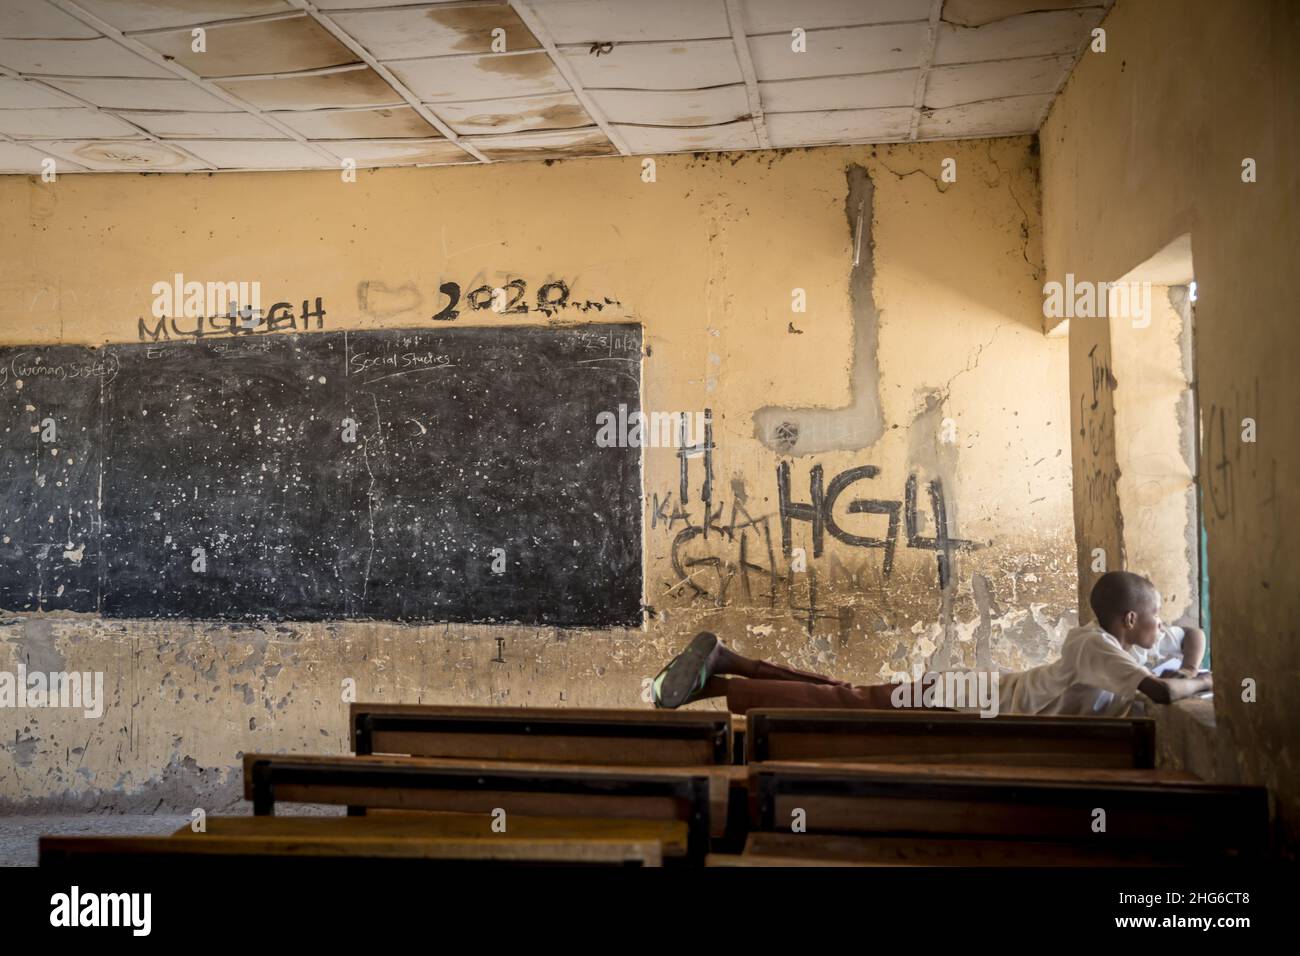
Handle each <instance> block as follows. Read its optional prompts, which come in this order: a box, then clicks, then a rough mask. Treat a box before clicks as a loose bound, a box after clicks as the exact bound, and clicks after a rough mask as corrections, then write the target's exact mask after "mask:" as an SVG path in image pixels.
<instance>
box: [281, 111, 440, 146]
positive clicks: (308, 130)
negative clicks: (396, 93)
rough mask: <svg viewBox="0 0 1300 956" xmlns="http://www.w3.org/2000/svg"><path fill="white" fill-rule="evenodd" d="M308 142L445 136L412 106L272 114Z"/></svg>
mask: <svg viewBox="0 0 1300 956" xmlns="http://www.w3.org/2000/svg"><path fill="white" fill-rule="evenodd" d="M271 115H272V116H274V117H275V118H276V119H278V120H279V121H280V122H282V123H284V125H285V126H288V127H289V128H290V129H292V130H294V131H295V132H297V133H301V134H302V135H303V136H305V137H306V138H307V139H400V138H406V137H418V138H421V139H436V138H440V137H441V136H442V134H441V133H439V132H438V130H437V129H436V128H435V127H433V126H431V125H430V124H429V122H428V120H426V119H425V118H424V117H423V116H421V115H420V114H419V113H417V112H416V111H415V110H413V109H411V107H409V106H385V107H381V108H379V109H369V110H308V111H301V112H296V113H295V112H287V113H273V114H271Z"/></svg>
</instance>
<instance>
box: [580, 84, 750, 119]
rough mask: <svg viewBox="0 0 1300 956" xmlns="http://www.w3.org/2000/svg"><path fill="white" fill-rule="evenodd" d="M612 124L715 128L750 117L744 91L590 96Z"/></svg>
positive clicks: (597, 93) (740, 88) (600, 92)
mask: <svg viewBox="0 0 1300 956" xmlns="http://www.w3.org/2000/svg"><path fill="white" fill-rule="evenodd" d="M587 95H588V96H590V97H591V98H592V100H593V101H594V102H595V104H596V107H597V108H598V109H599V110H600V112H601V113H603V114H604V116H605V118H606V119H608V120H609V121H610V122H611V123H630V124H635V125H641V126H716V125H719V124H722V123H730V122H732V121H733V120H737V119H741V118H742V117H747V116H749V97H748V96H747V95H746V94H745V87H744V86H743V85H740V84H736V85H734V86H715V87H712V88H711V89H707V90H594V91H592V92H589V93H588V94H587Z"/></svg>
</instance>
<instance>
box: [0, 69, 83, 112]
mask: <svg viewBox="0 0 1300 956" xmlns="http://www.w3.org/2000/svg"><path fill="white" fill-rule="evenodd" d="M76 105H77V104H76V103H73V102H72V101H71V100H69V99H68V98H67V97H64V96H60V95H59V94H58V93H56V92H54V91H52V90H49V89H46V88H45V86H43V85H42V84H41V83H38V82H35V81H33V80H16V79H11V78H10V77H7V76H0V109H5V110H22V109H37V108H39V107H42V106H54V107H59V106H76Z"/></svg>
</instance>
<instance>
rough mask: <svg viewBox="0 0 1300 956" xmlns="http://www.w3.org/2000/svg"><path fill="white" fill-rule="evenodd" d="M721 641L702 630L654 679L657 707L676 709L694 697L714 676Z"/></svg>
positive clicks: (714, 635)
mask: <svg viewBox="0 0 1300 956" xmlns="http://www.w3.org/2000/svg"><path fill="white" fill-rule="evenodd" d="M721 647H722V642H721V641H719V640H718V637H717V635H716V634H710V633H709V632H708V631H701V632H700V633H699V634H696V635H695V637H694V639H692V641H691V643H690V644H689V645H688V646H687V648H686V650H684V651H682V652H681V653H680V654H678V655H677V656H676V657H674V658H673V659H672V660H671V661H669V662H668V664H667V666H666V667H664V669H663V670H661V671H660V672H659V674H658V676H657V677H655V679H654V684H653V690H654V702H655V706H656V707H659V708H663V709H665V710H674V709H676V708H678V707H681V706H682V705H683V704H689V703H690V702H691V701H693V700H695V699H696V698H697V697H698V696H699V695H700V692H701V691H703V690H704V685H705V684H707V683H708V682H709V678H710V677H711V676H712V675H713V665H714V663H715V661H716V660H717V657H718V651H719V649H720V648H721Z"/></svg>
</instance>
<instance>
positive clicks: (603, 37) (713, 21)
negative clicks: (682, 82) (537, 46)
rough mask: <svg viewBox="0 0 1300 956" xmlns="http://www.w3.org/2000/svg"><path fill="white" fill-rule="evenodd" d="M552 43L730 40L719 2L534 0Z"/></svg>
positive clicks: (701, 0)
mask: <svg viewBox="0 0 1300 956" xmlns="http://www.w3.org/2000/svg"><path fill="white" fill-rule="evenodd" d="M532 8H533V11H534V12H535V13H536V14H537V18H538V19H539V20H541V21H542V24H543V26H545V28H546V32H547V33H549V34H550V36H551V39H552V40H554V41H555V42H556V43H595V42H606V43H619V42H622V41H645V40H693V39H705V38H709V37H729V36H731V27H730V26H729V25H728V22H727V8H726V5H725V4H724V3H723V0H655V2H653V3H647V2H646V0H533V3H532Z"/></svg>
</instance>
